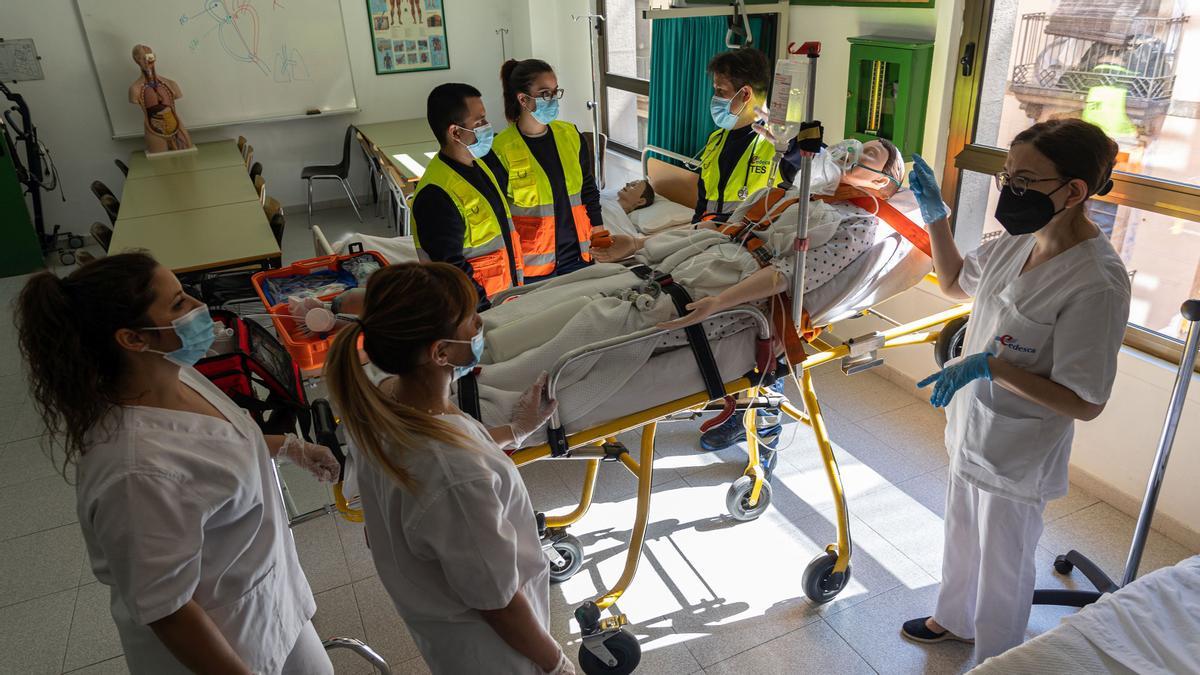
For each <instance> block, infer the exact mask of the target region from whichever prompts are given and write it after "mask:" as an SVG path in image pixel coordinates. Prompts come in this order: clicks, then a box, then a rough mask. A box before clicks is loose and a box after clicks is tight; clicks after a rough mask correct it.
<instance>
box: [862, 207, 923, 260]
mask: <svg viewBox="0 0 1200 675" xmlns="http://www.w3.org/2000/svg"><path fill="white" fill-rule="evenodd" d="M850 203H851V204H854V205H855V206H857V207H859V208H860V209H862V210H864V211H867V212H871V211H874V210H875V207H876V204H878V207H879V211H878V213H877V214H876V215H878V216H879V217H880V219H882V220H883V222H885V223H887V224H888V225H891V226H892V229H893V230H895V231H897V232H899V233H900V236H901V237H904V238H905V239H907V240H908V241H909V243H911V244H912V245H913V246H915V247H916V248H917V249H918V250H920V251H921V252H922V253H924V254H925V255H927V256H929V257H930V258H932V257H933V249H932V248H930V246H929V233H928V232H926V231H925V228H923V227H921V226H920V225H917V224H916V223H914V222H913V221H911V220H909V218H908V216H906V215H904V214H903V213H901V212H900V210H899V209H897V208H896V207H894V206H892V205H891V204H889V203H887V202H885V201H883V200H882V199H880V200H879V201H878V202H876V201H875V200H873V199H871V198H869V197H855V198H854V199H851V200H850Z"/></svg>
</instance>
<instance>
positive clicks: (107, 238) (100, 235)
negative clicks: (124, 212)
mask: <svg viewBox="0 0 1200 675" xmlns="http://www.w3.org/2000/svg"><path fill="white" fill-rule="evenodd" d="M91 232H92V239H95V240H96V243H97V244H100V248H102V249H104V250H105V251H108V245H109V244H111V243H112V235H113V230H112V228H111V227H109V226H108V225H105V224H104V223H101V222H100V221H96V222H94V223H92V229H91Z"/></svg>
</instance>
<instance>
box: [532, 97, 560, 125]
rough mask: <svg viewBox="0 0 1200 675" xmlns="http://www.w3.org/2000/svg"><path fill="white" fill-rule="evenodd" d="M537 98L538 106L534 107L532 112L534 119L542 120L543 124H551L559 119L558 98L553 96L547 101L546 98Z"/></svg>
mask: <svg viewBox="0 0 1200 675" xmlns="http://www.w3.org/2000/svg"><path fill="white" fill-rule="evenodd" d="M536 100H537V104H536V107H535V108H534V109H533V112H531V113H530V114H531V115H533V119H535V120H537V121H539V122H541V123H542V124H550V123H551V122H553V121H554V120H556V119H558V99H556V98H552V99H550V100H549V101H547V100H546V99H544V98H539V99H536Z"/></svg>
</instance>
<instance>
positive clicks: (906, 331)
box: [334, 275, 971, 666]
mask: <svg viewBox="0 0 1200 675" xmlns="http://www.w3.org/2000/svg"><path fill="white" fill-rule="evenodd" d="M931 276H932V275H931ZM970 312H971V305H970V304H969V303H968V304H960V305H957V306H955V307H952V308H950V309H948V310H945V311H943V312H939V313H937V314H933V315H930V316H927V317H924V318H922V319H918V320H916V321H911V322H909V323H905V324H900V325H896V326H894V327H893V328H890V329H888V330H886V331H883V332H882V334H881V337H882V343H881V345H880V346H879V349H892V348H896V347H907V346H911V345H920V344H932V343H935V342H936V341H937V339H938V335H939V333H940V331H931V329H932V328H935V327H937V326H941V325H942V324H946V323H948V322H951V321H954V320H956V319H959V318H962V317H966V316H967V315H969V314H970ZM808 345H809V346H810V347H813V348H815V350H816V351H814V352H813V353H810V354H808V355H807V356H806V358H805V360H804V362H803V363H802V364H792V366H793V368H799V369H800V373H799V378H798V384H799V389H800V396H801V399H802V400H803V403H804V407H803V409H801V408H797V407H796V406H795V405H793V404H792V403H791V402H790V401H788V400H787V399H786V398H785V399H784V401H783V402H782V403H781V405H780V409H781V411H782V413H783V414H785V415H787V416H788V417H791V418H792V419H794V420H796V421H797V422H801V423H803V424H805V425H807V426H808V427H809V428H811V429H812V430H813V433H814V435H815V436H816V440H817V447H818V451H819V452H820V453H821V460H822V466H823V467H824V469H825V474H826V478H827V479H828V481H829V488H830V492H832V494H833V497H834V506H835V512H836V517H837V540H836V541H835V542H833V543H831V544H829V545H827V546H826V547H825V549H824V552H823V553H821V554H820V555H818V556H817V558H816V559H814V560H813V561H812V563H810V564H809V567H808V568H807V569H806V570H805V575H806V579H805V593H806V594H807V595H808V596H809V598H810V599H812V600H813V601H814V602H827V601H829V600H832V599H833V598H834V597H835V596H836V595H837V593H838V592H840V591H841V590H842V588H843V587H844V585H845V583H846V582H847V581H848V580H849V575H848V572H849V568H850V560H851V557H852V553H853V546H852V543H851V537H850V526H849V513H848V510H847V505H846V494H845V490H844V489H843V487H842V479H841V472H840V470H839V468H838V463H837V458H836V457H835V456H834V454H833V443H832V441H831V439H830V437H829V430H828V428H827V427H826V426H825V421H824V418H823V416H822V414H821V406H820V402H819V401H818V399H817V393H816V389H815V388H814V386H813V382H812V375H811V373H810V371H811V370H812V369H813V368H815V367H817V366H820V365H824V364H826V363H829V362H831V361H835V360H838V359H843V358H846V357H848V356H850V355H851V349H850V347H849V346H848V345H846V344H841V345H832V344H829V343H828V342H826V341H824V340H822V339H821V338H819V337H818V338H815V339H813V340H810V341H809V342H808ZM725 392H726V394H728V395H731V396H732V395H736V394H741V393H747V394H749V395H751V396H757V395H758V394H759V393H760V392H759V387H758V386H757V383H755V382H753V381H751V380H750V379H749V378H748V377H741V378H738V379H736V380H732V381H730V382H727V383H725ZM711 402H712V401H711V400H710V399H709V396H708V394H707V393H705V392H701V393H696V394H692V395H690V396H684V397H682V398H677V399H675V400H673V401H668V402H666V403H661V404H659V405H656V406H653V407H651V408H648V409H646V410H641V411H638V412H636V413H633V414H630V415H626V416H624V417H621V418H619V419H616V420H613V421H611V422H607V423H605V424H601V425H598V426H596V427H592V428H589V429H585V430H582V431H578V432H576V433H573V434H569V435H568V436H567V442H568V445H569V447H570V448H571V450H570V456H569V458H557V457H554V456H553V453H552V451H551V447H550V445H549V444H548V443H544V444H541V445H537V446H533V447H529V448H524V449H521V450H518V451H516V452H514V453H513V454H512V455H511V458H512V460H513V462H514V463H515V464H516V465H517V466H524V465H526V464H530V463H532V462H537V461H541V460H547V459H554V460H557V461H564V460H568V461H584V462H586V465H585V466H586V470H585V474H584V478H583V485H582V489H581V493H580V498H579V504H578V505H577V506H576V507H575V508H574V509H573V510H572V511H570V512H569V513H566V514H563V515H560V516H546V520H545V525H546V529H547V531H550V530H555V531H562V530H565V528H567V527H569V526H571V525H574V524H576V523H578V522H579V521H580V520H581V519H583V517H584V516H585V515H586V514H587V512H588V510H589V508H590V507H591V505H592V501H593V498H594V495H595V487H596V478H597V476H598V474H599V469H600V462H601V460H604V459H616V460H617V461H619V462H620V464H621V465H622V466H624V467H625V468H626V469H627V470H628V471H629V472H630V473H631V474H633V476H634V478H636V479H637V483H638V488H637V497H636V498H637V503H636V510H635V515H634V523H633V527H632V529H631V534H630V540H629V548H628V549H627V550H626V554H625V566H624V568H623V569H622V572H621V576H620V578H619V579H618V580H617V582H616V583H615V584H613V585H612V586H611V587H610V588H609V589H607V590H605V591H604V592H602V593H601V594H600V595H598V596H597V597H596V598H595V599H594V600H592V601H589V602H586V603H584V604H583V605H582V606H581V607H580V608H578V609H577V610H576V612H575V616H576V618H577V619H578V620H579V621H580V624H581V626H582V633H583V639H584V643H585V644H584V646H583V647H581V654H582V653H583V652H584V651H585V650H587V649H588V648H589V643H592V645H591V649H594V650H598V651H599V652H600V653H603V654H608V655H609V656H611V652H609V650H608V649H606V647H607V646H609V645H608V640H609V639H610V638H611V637H612V636H613V634H614V633H624V631H622V630H621V626H624V625H626V624H627V623H628V618H627V617H626V616H625V615H624V614H615V615H613V616H611V617H609V618H604V619H600V618H599V612H601V611H604V610H609V609H611V608H612V607H613V605H615V604H616V602H617V601H618V600H619V599H620V598H621V596H622V595H624V594H625V591H626V590H627V589H628V588H629V585H630V584H631V583H632V582H633V578H634V575H635V574H636V573H637V567H638V563H639V562H640V560H641V553H642V546H643V544H644V543H645V538H646V528H647V526H648V525H649V518H650V495H651V490H652V488H653V474H654V471H653V463H654V437H655V432H656V430H657V427H658V423H659V422H660V421H663V420H665V419H667V418H670V417H673V416H677V415H681V414H686V413H695V412H699V411H701V410H704V409H705V408H706V406H708V405H709V404H710V403H711ZM755 418H756V410H755V408H754V407H750V408H748V409H747V410H746V415H745V424H746V429H747V433H746V438H747V462H746V469H745V471H744V472H743V476H745V477H748V478H749V481H748V482H747V481H742V480H741V479H739V481H737V482H735V486H736V485H737V483H748V490H747V492H746V494H745V495H744V497H745V503H746V505H747V506H748V507H750V508H752V509H753V508H755V507H757V506H758V505H759V502H760V500H762V499H763V498H764V494H763V493H764V491H769V490H770V484H769V483H768V482H766V479H767V476H766V472H765V470H764V468H763V466H762V463H761V459H760V456H759V447H758V439H757V436H756V435H755V433H754V430H755ZM636 429H641V430H642V435H641V444H640V449H639V452H638V457H637V459H634V458H633V457H631V456H630V453H629V452H627V451H624V448H623V446H620V444H619V443H617V441H616V436H617V435H618V434H621V433H624V432H627V431H633V430H636ZM614 447H619V448H620V450H619V451H618V452H616V453H615V454H614V453H613V452H612V450H611V449H612V448H614ZM731 487H733V486H731ZM340 488H341V485H340V484H338V485H336V486H335V488H334V495H335V502H336V504H335V505H336V507H337V510H338V511H339V512H341V514H342V515H343V516H344V517H345V518H347V519H348V520H351V521H353V522H362V512H361V511H360V510H358V509H356V508H354V505H352V504H350V503H348V502H347V501H346V499H345V497H344V496H343V494H342V492H341V489H340ZM810 574H812V575H814V578H813V579H811V580H810V579H808V578H807V577H808V576H809V575H810ZM810 581H811V582H812V584H810ZM810 585H815V588H816V589H817V590H816V591H815V592H814V591H810ZM827 585H828V586H827ZM589 624H590V625H589ZM624 637H626V638H628V640H632V637H631V636H628V635H625V636H624ZM597 642H598V643H600V644H599V646H597V645H596V643H597ZM613 646H614V647H615V645H613ZM625 647H626V649H635V650H636V649H637V648H638V645H637V642H636V641H635V640H633V641H632V643H631V644H630V643H629V642H628V641H627V642H626V643H625ZM635 658H637V657H636V656H635ZM611 664H612V665H613V666H615V665H616V661H612V662H611Z"/></svg>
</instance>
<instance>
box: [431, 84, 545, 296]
mask: <svg viewBox="0 0 1200 675" xmlns="http://www.w3.org/2000/svg"><path fill="white" fill-rule="evenodd" d="M426 107H427V113H426V114H427V118H428V120H429V127H430V129H432V130H433V134H434V136H436V137H437V140H438V143H440V144H441V152H439V153H438V154H437V156H436V157H434V158H433V161H431V162H430V163H429V166H428V167H427V168H426V169H425V173H424V175H423V176H422V177H421V181H420V182H419V183H418V184H417V189H416V192H415V193H414V194H413V207H412V210H413V220H414V222H415V224H416V227H415V228H414V232H413V244H414V245H415V246H416V248H417V253H418V255H420V257H421V259H422V260H432V261H437V262H447V263H450V264H452V265H455V266H456V267H458V268H459V269H461V270H462V271H463V272H465V273H466V274H467V276H468V277H470V278H471V279H472V280H473V281H474V283H475V288H476V291H478V293H479V308H480V310H483V309H486V308H487V307H489V306H490V303H489V301H488V298H490V297H491V296H493V295H495V294H496V293H498V292H500V291H503V290H505V289H507V288H510V287H512V286H518V285H520V284H521V283H522V280H523V276H524V272H523V263H522V256H521V244H520V242H519V241H518V240H517V238H516V237H514V236H513V225H512V216H511V214H510V213H509V210H508V204H507V202H506V201H505V199H504V193H505V181H506V180H507V174H506V173H505V171H504V168H503V166H502V165H501V164H500V161H499V160H498V159H497V158H496V155H495V153H493V152H492V151H491V147H492V139H493V133H492V126H491V124H489V123H488V121H487V111H486V110H485V109H484V106H483V99H482V98H481V96H480V93H479V90H478V89H476V88H475V87H472V86H471V85H469V84H459V83H447V84H442V85H438V86H437V87H434V89H433V91H431V92H430V93H429V100H428V102H427V106H426Z"/></svg>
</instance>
